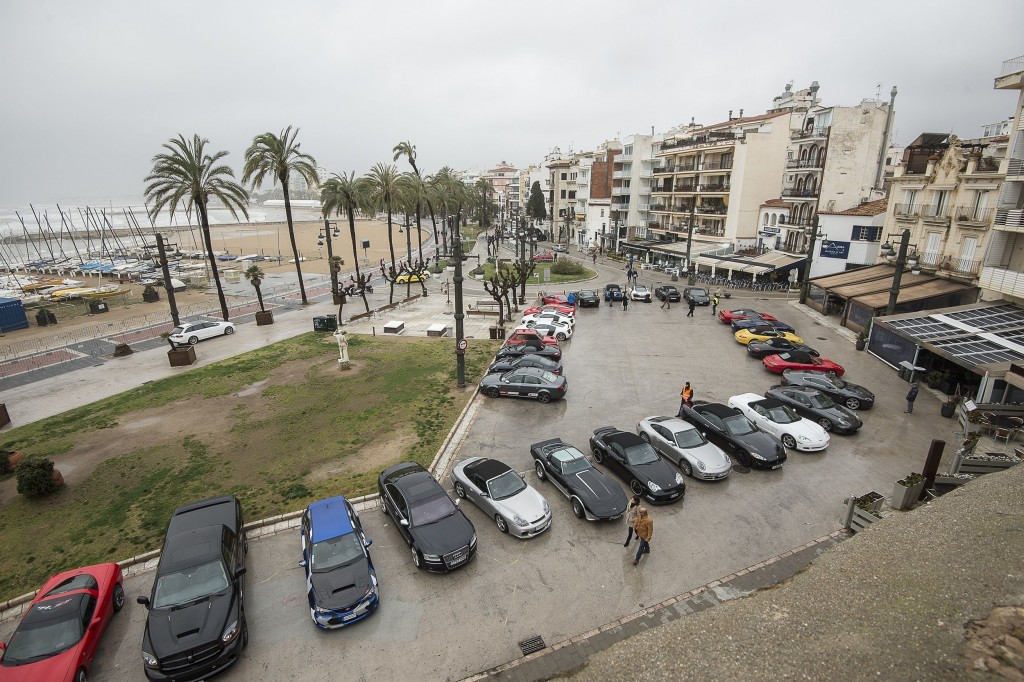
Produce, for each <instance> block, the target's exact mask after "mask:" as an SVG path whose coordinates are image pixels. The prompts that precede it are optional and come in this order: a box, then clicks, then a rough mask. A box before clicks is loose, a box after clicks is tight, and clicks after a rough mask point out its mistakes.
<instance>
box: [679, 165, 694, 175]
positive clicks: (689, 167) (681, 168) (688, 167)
mask: <svg viewBox="0 0 1024 682" xmlns="http://www.w3.org/2000/svg"><path fill="white" fill-rule="evenodd" d="M695 170H697V164H695V163H681V164H679V165H678V166H676V173H689V172H690V171H695Z"/></svg>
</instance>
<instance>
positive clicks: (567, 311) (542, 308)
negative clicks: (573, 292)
mask: <svg viewBox="0 0 1024 682" xmlns="http://www.w3.org/2000/svg"><path fill="white" fill-rule="evenodd" d="M545 312H550V313H558V314H559V315H568V316H569V317H572V316H573V315H575V314H576V309H575V308H573V307H572V306H568V305H557V304H549V305H535V306H533V307H532V308H527V309H526V310H524V311H523V317H526V316H527V315H533V314H535V313H545Z"/></svg>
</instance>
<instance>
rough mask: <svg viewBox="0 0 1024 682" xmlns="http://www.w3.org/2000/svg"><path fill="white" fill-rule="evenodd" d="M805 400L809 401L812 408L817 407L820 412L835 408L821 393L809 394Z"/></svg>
mask: <svg viewBox="0 0 1024 682" xmlns="http://www.w3.org/2000/svg"><path fill="white" fill-rule="evenodd" d="M807 399H808V400H810V401H811V406H812V407H817V408H819V409H822V410H827V409H828V408H830V407H835V406H836V404H835V403H834V402H832V399H831V398H829V397H828V396H827V395H825V394H823V393H811V394H810V395H808V396H807Z"/></svg>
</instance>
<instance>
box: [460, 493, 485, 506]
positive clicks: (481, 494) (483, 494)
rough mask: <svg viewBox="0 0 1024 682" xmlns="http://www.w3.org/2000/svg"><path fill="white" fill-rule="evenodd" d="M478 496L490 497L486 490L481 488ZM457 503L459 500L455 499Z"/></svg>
mask: <svg viewBox="0 0 1024 682" xmlns="http://www.w3.org/2000/svg"><path fill="white" fill-rule="evenodd" d="M480 497H490V495H488V494H487V491H486V490H481V491H480ZM458 503H459V501H458V500H455V504H458Z"/></svg>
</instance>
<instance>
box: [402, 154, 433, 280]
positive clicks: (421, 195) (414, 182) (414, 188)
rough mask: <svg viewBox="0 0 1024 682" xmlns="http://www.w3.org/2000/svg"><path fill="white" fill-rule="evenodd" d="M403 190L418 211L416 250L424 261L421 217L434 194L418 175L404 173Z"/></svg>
mask: <svg viewBox="0 0 1024 682" xmlns="http://www.w3.org/2000/svg"><path fill="white" fill-rule="evenodd" d="M402 189H403V193H404V194H405V195H406V196H407V197H408V198H409V202H410V204H411V205H412V206H413V207H414V209H415V211H416V248H417V250H418V251H419V253H420V260H423V227H422V224H421V223H420V215H421V214H422V213H423V205H424V204H427V205H428V206H429V205H430V196H431V194H432V192H431V191H430V185H428V184H427V182H426V181H425V180H424V179H423V178H421V177H420V176H418V175H415V174H413V173H404V174H403V175H402ZM431 211H433V209H431ZM435 232H436V228H435Z"/></svg>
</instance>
